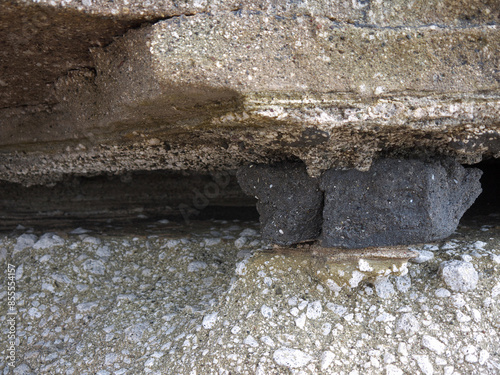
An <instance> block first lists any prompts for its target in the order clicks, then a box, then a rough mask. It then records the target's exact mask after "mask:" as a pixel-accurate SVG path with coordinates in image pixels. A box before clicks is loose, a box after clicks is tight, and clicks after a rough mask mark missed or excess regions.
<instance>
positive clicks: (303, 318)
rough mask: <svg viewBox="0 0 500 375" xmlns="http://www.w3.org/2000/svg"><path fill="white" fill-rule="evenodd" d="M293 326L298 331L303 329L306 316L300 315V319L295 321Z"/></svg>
mask: <svg viewBox="0 0 500 375" xmlns="http://www.w3.org/2000/svg"><path fill="white" fill-rule="evenodd" d="M295 325H296V326H297V327H299V328H300V329H304V327H305V325H306V314H302V315H301V316H300V317H298V318H297V319H295Z"/></svg>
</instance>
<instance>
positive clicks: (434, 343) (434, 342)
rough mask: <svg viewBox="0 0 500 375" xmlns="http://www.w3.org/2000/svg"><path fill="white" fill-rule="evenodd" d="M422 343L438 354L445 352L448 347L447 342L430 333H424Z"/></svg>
mask: <svg viewBox="0 0 500 375" xmlns="http://www.w3.org/2000/svg"><path fill="white" fill-rule="evenodd" d="M422 345H423V346H424V347H426V348H427V349H429V350H432V351H433V352H435V353H437V354H443V353H444V351H445V349H446V345H445V344H443V343H442V342H441V341H439V340H438V339H436V338H434V337H432V336H429V335H424V336H423V337H422Z"/></svg>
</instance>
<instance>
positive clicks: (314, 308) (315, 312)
mask: <svg viewBox="0 0 500 375" xmlns="http://www.w3.org/2000/svg"><path fill="white" fill-rule="evenodd" d="M322 312H323V307H322V306H321V301H314V302H312V303H310V304H308V305H307V312H306V316H307V319H313V320H314V319H318V318H319V317H320V316H321V313H322Z"/></svg>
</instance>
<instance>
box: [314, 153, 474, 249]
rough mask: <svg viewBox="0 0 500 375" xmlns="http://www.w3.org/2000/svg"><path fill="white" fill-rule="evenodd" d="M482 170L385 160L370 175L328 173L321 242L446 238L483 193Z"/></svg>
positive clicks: (376, 242)
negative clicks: (480, 179) (480, 180)
mask: <svg viewBox="0 0 500 375" xmlns="http://www.w3.org/2000/svg"><path fill="white" fill-rule="evenodd" d="M481 174H482V172H481V171H480V170H478V169H473V168H468V169H465V168H464V167H462V166H461V165H460V164H458V163H457V162H456V161H454V160H451V159H445V160H441V161H436V162H424V161H421V160H396V159H381V160H378V161H376V162H374V163H373V165H372V166H371V168H370V170H369V171H368V172H361V171H358V170H347V171H343V170H335V169H332V170H329V171H327V172H325V173H324V174H323V175H322V177H321V180H320V187H321V189H322V190H324V192H325V198H324V199H325V201H324V210H323V228H322V234H321V242H322V245H323V246H325V247H335V246H338V247H348V248H361V247H370V246H390V245H400V244H411V243H420V242H426V241H433V240H438V239H443V238H446V237H448V236H449V235H451V234H452V233H453V232H454V231H455V229H456V228H457V225H458V222H459V220H460V218H461V217H462V215H463V214H464V212H465V211H466V210H467V209H468V208H469V207H470V206H471V205H472V203H473V202H474V200H475V199H476V198H477V197H478V196H479V194H480V193H481V191H482V190H481V184H480V182H479V178H480V177H481Z"/></svg>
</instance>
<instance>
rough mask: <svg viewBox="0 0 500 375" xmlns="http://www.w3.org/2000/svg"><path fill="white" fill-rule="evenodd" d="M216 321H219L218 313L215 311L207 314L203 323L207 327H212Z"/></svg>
mask: <svg viewBox="0 0 500 375" xmlns="http://www.w3.org/2000/svg"><path fill="white" fill-rule="evenodd" d="M216 321H217V313H216V312H214V313H212V314H208V315H205V316H204V317H203V322H202V323H201V325H202V326H203V328H205V329H212V328H213V326H214V325H215V322H216Z"/></svg>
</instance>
